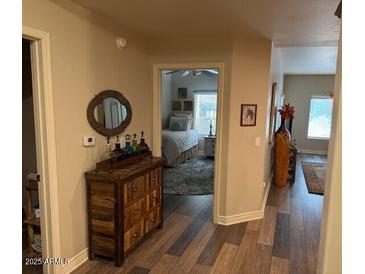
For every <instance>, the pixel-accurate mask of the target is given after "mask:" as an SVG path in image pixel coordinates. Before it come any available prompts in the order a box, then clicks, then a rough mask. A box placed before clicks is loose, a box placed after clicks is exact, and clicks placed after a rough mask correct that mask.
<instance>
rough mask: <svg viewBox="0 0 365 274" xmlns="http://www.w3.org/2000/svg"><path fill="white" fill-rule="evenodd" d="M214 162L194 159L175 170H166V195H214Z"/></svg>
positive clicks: (164, 182) (164, 175) (164, 181)
mask: <svg viewBox="0 0 365 274" xmlns="http://www.w3.org/2000/svg"><path fill="white" fill-rule="evenodd" d="M213 178H214V160H213V159H205V158H194V159H191V160H189V161H186V162H185V163H182V164H180V165H179V166H177V167H175V168H168V167H167V168H164V171H163V184H164V186H163V189H164V193H166V194H180V195H203V194H212V193H213Z"/></svg>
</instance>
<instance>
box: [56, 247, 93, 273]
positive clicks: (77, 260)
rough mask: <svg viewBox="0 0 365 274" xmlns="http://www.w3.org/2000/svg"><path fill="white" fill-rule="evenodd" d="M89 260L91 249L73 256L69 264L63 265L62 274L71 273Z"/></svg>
mask: <svg viewBox="0 0 365 274" xmlns="http://www.w3.org/2000/svg"><path fill="white" fill-rule="evenodd" d="M88 259H89V249H88V248H85V249H84V250H82V251H81V252H80V253H78V254H76V255H75V256H73V257H72V258H71V260H70V263H69V264H66V265H62V273H63V274H68V273H71V272H72V271H74V270H75V269H76V268H78V267H79V266H80V265H82V264H83V263H84V262H86V261H87V260H88Z"/></svg>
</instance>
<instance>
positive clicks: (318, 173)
mask: <svg viewBox="0 0 365 274" xmlns="http://www.w3.org/2000/svg"><path fill="white" fill-rule="evenodd" d="M301 163H302V168H303V173H304V178H305V182H306V184H307V188H308V192H309V193H313V194H319V195H323V193H324V183H325V179H326V164H323V163H314V162H301Z"/></svg>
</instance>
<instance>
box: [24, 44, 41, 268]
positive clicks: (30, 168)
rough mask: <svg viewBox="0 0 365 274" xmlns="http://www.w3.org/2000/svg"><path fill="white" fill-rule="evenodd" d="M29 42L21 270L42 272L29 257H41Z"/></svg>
mask: <svg viewBox="0 0 365 274" xmlns="http://www.w3.org/2000/svg"><path fill="white" fill-rule="evenodd" d="M30 44H31V41H30V40H27V39H24V38H23V40H22V187H23V191H22V220H23V227H22V234H23V235H22V236H23V237H22V249H23V250H22V257H23V258H22V261H23V269H22V272H23V273H43V270H42V266H40V265H31V264H30V260H31V259H35V260H37V259H38V258H42V241H41V229H40V218H41V216H40V209H39V195H38V194H39V188H38V172H37V148H36V141H35V124H34V106H33V81H32V64H31V55H30V53H31V52H30Z"/></svg>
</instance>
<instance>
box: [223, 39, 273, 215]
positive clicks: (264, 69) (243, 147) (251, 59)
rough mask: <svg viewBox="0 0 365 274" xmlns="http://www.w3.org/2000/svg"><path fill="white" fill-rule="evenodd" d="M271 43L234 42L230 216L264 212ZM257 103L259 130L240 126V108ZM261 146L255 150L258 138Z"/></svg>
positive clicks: (229, 177) (229, 152)
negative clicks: (262, 206) (244, 104)
mask: <svg viewBox="0 0 365 274" xmlns="http://www.w3.org/2000/svg"><path fill="white" fill-rule="evenodd" d="M270 55H271V42H270V41H269V40H265V39H260V38H254V37H250V38H248V39H243V38H241V39H236V40H235V41H234V43H233V52H232V67H231V75H230V76H228V77H227V80H230V81H231V90H230V100H229V108H228V109H226V111H229V128H228V130H229V135H228V138H227V150H228V152H227V156H228V157H227V194H226V195H227V200H226V203H227V212H226V214H227V215H228V216H231V215H235V214H242V213H245V212H251V211H255V210H259V209H261V205H262V198H263V192H264V168H265V151H266V150H267V140H266V139H267V138H266V123H267V119H266V113H267V108H268V96H269V89H268V84H269V81H270ZM243 103H246V104H257V118H256V126H255V127H241V126H240V105H241V104H243ZM256 137H259V138H260V139H261V146H260V147H255V146H254V143H255V138H256Z"/></svg>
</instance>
